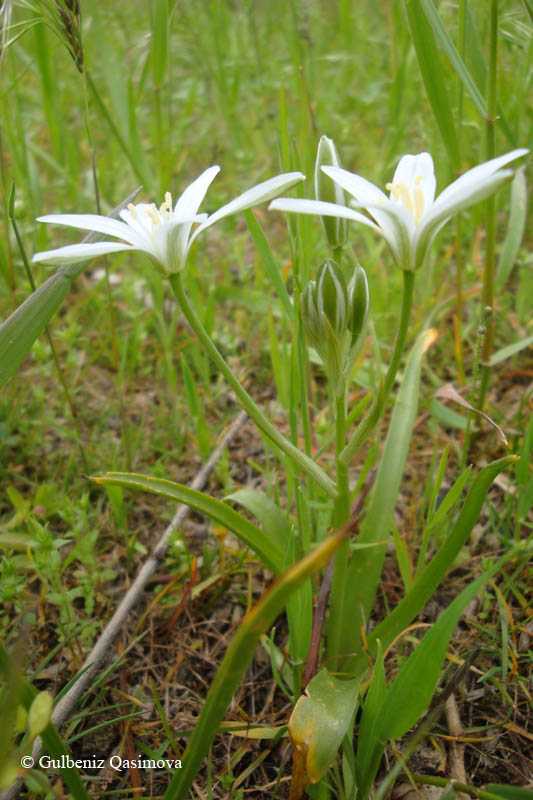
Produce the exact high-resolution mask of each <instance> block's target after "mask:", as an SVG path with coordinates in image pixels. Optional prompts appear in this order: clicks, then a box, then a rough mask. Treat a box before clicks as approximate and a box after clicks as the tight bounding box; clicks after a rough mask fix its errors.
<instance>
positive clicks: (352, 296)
mask: <svg viewBox="0 0 533 800" xmlns="http://www.w3.org/2000/svg"><path fill="white" fill-rule="evenodd" d="M369 305H370V294H369V291H368V281H367V278H366V272H365V271H364V269H363V267H360V266H359V265H357V266H356V268H355V270H354V273H353V277H352V280H351V281H350V286H349V287H348V330H349V331H350V332H351V333H352V336H354V337H356V336H359V334H360V333H361V331H362V330H363V328H364V327H365V323H366V318H367V317H368V307H369Z"/></svg>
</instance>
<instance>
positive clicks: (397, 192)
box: [270, 149, 529, 270]
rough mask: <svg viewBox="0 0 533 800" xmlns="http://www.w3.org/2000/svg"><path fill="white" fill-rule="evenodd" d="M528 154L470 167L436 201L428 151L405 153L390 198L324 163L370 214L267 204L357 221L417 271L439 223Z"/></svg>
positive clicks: (307, 204) (293, 202)
mask: <svg viewBox="0 0 533 800" xmlns="http://www.w3.org/2000/svg"><path fill="white" fill-rule="evenodd" d="M528 152H529V150H526V149H519V150H513V151H512V152H510V153H506V154H505V155H503V156H499V157H498V158H493V159H491V160H490V161H486V162H485V163H484V164H480V165H479V166H477V167H474V168H473V169H471V170H469V171H468V172H465V174H464V175H462V176H461V177H460V178H458V179H457V180H456V181H454V182H453V183H451V184H450V185H449V186H448V187H447V188H446V189H444V191H442V192H441V193H440V195H439V196H438V197H437V199H436V200H435V188H436V180H435V172H434V169H433V159H432V158H431V156H430V154H429V153H420V154H419V155H416V156H413V155H406V156H403V158H402V159H401V160H400V162H399V164H398V166H397V168H396V172H395V173H394V178H393V179H392V183H388V184H387V186H386V189H388V190H389V192H390V195H389V196H388V197H387V195H386V194H385V193H384V192H382V191H381V189H379V188H378V187H377V186H375V185H374V184H373V183H370V181H367V180H366V179H365V178H362V177H361V176H360V175H355V174H353V173H352V172H348V171H347V170H345V169H342V168H340V167H322V171H323V172H324V173H325V174H326V175H328V176H329V177H330V178H332V180H334V181H335V183H336V184H338V186H340V187H342V189H344V190H345V191H346V192H348V193H349V194H351V195H352V197H353V198H354V201H353V202H352V203H351V205H352V206H353V207H354V208H361V209H364V210H365V211H367V213H368V214H369V216H366V215H365V214H361V213H359V212H358V211H354V210H353V209H352V208H347V207H346V206H342V205H336V204H335V203H323V202H320V201H317V200H298V199H291V198H285V197H283V198H279V199H277V200H274V201H273V202H272V203H271V204H270V208H271V209H276V210H278V211H295V212H300V213H303V214H320V215H322V216H332V217H344V218H346V219H349V220H353V221H354V222H361V223H362V224H363V225H367V226H368V227H370V228H373V229H374V230H376V231H378V232H379V233H381V234H382V235H383V236H384V237H385V239H386V240H387V243H388V245H389V247H390V248H391V250H392V254H393V256H394V259H395V261H396V263H397V265H398V266H399V267H400V268H401V269H404V270H416V269H419V268H420V267H421V266H422V264H423V261H424V258H425V255H426V253H427V250H428V248H429V246H430V244H431V242H432V241H433V239H434V238H435V236H436V235H437V233H438V232H439V231H440V229H441V228H442V227H443V225H445V224H446V223H447V222H448V220H449V219H450V218H451V217H452V216H453V215H454V214H456V213H457V212H458V211H461V210H462V209H464V208H467V207H468V206H471V205H473V204H474V203H477V202H479V201H480V200H484V199H485V198H487V197H488V196H489V195H491V194H492V193H493V192H495V191H496V190H497V189H498V188H499V187H500V186H501V184H502V183H505V181H507V180H508V179H509V178H510V177H511V176H512V174H513V173H512V171H511V170H505V169H502V167H504V166H505V165H506V164H509V163H510V162H511V161H514V160H515V159H517V158H520V156H524V155H526V153H528Z"/></svg>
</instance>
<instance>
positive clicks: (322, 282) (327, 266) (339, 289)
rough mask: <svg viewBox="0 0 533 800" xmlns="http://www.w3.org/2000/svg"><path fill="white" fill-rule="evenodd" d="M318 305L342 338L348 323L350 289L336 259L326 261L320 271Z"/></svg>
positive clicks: (317, 285) (321, 312) (317, 292)
mask: <svg viewBox="0 0 533 800" xmlns="http://www.w3.org/2000/svg"><path fill="white" fill-rule="evenodd" d="M316 306H317V310H318V313H319V314H320V315H322V314H324V316H325V317H326V319H327V321H328V322H329V324H330V325H331V327H332V329H333V331H334V333H335V335H336V336H337V337H338V338H339V339H340V338H341V337H342V336H344V334H345V332H346V327H347V324H348V289H347V287H346V281H345V280H344V275H343V274H342V272H341V270H340V267H339V265H338V264H336V263H335V262H334V261H330V260H329V259H328V260H327V261H324V263H323V264H322V266H321V267H320V270H319V272H318V279H317V284H316Z"/></svg>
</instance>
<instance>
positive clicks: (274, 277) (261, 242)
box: [244, 209, 294, 320]
mask: <svg viewBox="0 0 533 800" xmlns="http://www.w3.org/2000/svg"><path fill="white" fill-rule="evenodd" d="M244 217H245V219H246V224H247V226H248V230H249V231H250V234H251V236H252V239H253V240H254V244H255V246H256V248H257V252H258V254H259V263H260V264H261V267H262V268H263V270H264V271H265V274H266V276H267V278H268V280H269V281H270V283H271V284H272V288H273V289H274V291H275V292H276V294H277V295H278V297H279V299H280V300H281V303H282V305H283V308H284V309H285V311H286V313H287V316H288V318H289V319H290V320H294V310H293V307H292V303H291V301H290V298H289V295H288V293H287V289H286V288H285V284H284V283H283V280H282V279H281V275H280V271H279V268H278V265H277V264H276V260H275V258H274V256H273V255H272V250H271V249H270V245H269V244H268V240H267V238H266V236H265V234H264V233H263V229H262V227H261V225H260V224H259V222H258V221H257V219H256V217H255V214H254V213H253V211H251V210H250V209H248V210H247V211H245V212H244Z"/></svg>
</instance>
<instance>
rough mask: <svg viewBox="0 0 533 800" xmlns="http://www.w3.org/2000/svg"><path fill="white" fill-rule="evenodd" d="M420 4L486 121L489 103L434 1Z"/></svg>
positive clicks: (421, 1)
mask: <svg viewBox="0 0 533 800" xmlns="http://www.w3.org/2000/svg"><path fill="white" fill-rule="evenodd" d="M420 4H421V5H422V8H423V9H424V14H425V15H426V18H427V21H428V22H429V24H430V25H431V27H432V29H433V33H434V34H435V36H436V37H437V39H438V40H439V42H440V43H441V45H442V49H443V50H444V52H445V53H446V55H447V56H448V59H449V61H450V64H451V65H452V67H453V68H454V70H455V71H456V73H457V75H458V76H459V78H460V79H461V81H462V83H463V86H464V87H465V89H466V91H467V92H468V94H469V95H470V97H471V98H472V100H473V102H474V105H475V106H476V108H477V110H478V111H479V113H480V114H481V116H482V117H483V119H485V117H486V116H487V103H486V101H485V98H484V97H483V95H482V94H481V92H480V91H479V89H478V87H477V86H476V84H475V82H474V79H473V77H472V76H471V74H470V72H469V71H468V68H467V66H466V64H465V62H464V61H463V59H462V58H461V56H460V54H459V52H458V50H457V48H456V46H455V45H454V43H453V41H452V39H451V38H450V35H449V33H448V31H447V30H446V28H445V27H444V25H443V24H442V22H441V19H440V17H439V15H438V13H437V10H436V8H435V6H434V5H433V2H432V0H420Z"/></svg>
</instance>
